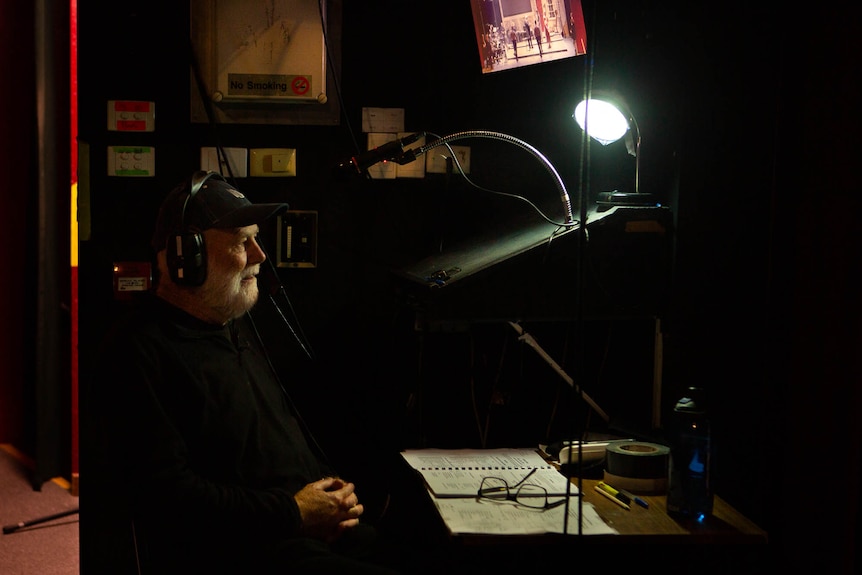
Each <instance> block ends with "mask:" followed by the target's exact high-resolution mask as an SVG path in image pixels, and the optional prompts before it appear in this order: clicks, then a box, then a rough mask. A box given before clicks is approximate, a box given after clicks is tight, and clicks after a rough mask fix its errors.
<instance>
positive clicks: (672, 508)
mask: <svg viewBox="0 0 862 575" xmlns="http://www.w3.org/2000/svg"><path fill="white" fill-rule="evenodd" d="M711 466H712V445H711V439H710V429H709V418H708V417H707V410H706V398H705V394H704V391H703V390H702V389H700V388H696V387H689V388H688V391H687V393H686V395H685V396H684V397H682V398H680V400H679V401H677V402H676V406H675V407H674V409H673V423H672V429H671V452H670V466H669V475H670V477H669V482H668V483H669V487H668V492H667V512H668V514H671V515H676V516H679V517H682V518H686V519H693V520H695V521H697V522H702V521H703V520H704V519H706V517H708V516H709V515H711V514H712V502H713V492H712V483H711V478H710V475H711V473H710V472H711Z"/></svg>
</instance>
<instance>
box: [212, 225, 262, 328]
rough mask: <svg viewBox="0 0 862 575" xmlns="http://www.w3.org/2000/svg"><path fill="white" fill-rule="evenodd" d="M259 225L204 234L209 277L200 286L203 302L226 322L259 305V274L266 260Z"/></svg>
mask: <svg viewBox="0 0 862 575" xmlns="http://www.w3.org/2000/svg"><path fill="white" fill-rule="evenodd" d="M258 232H259V229H258V226H257V225H251V226H246V227H243V228H235V229H224V230H222V229H210V230H206V231H205V232H204V241H205V242H206V247H207V278H206V281H205V282H204V284H203V286H202V287H201V292H200V296H201V299H202V301H201V303H202V304H203V305H204V306H206V307H208V308H210V309H212V310H213V311H215V312H216V313H217V314H219V315H220V316H221V317H223V318H224V321H228V320H231V319H235V318H238V317H240V316H241V315H242V314H244V313H245V312H247V311H248V310H250V309H251V308H252V307H253V306H254V304H255V303H256V302H257V298H258V288H257V274H258V272H259V271H260V264H261V263H262V262H264V261H265V260H266V255H265V254H264V253H263V250H262V249H261V247H260V245H259V244H258V243H257V239H256V238H257V234H258Z"/></svg>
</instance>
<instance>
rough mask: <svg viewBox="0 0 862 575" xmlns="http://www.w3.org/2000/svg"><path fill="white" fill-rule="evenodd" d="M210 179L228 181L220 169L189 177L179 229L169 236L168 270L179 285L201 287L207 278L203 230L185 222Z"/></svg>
mask: <svg viewBox="0 0 862 575" xmlns="http://www.w3.org/2000/svg"><path fill="white" fill-rule="evenodd" d="M210 179H217V180H221V181H226V180H225V179H224V177H222V175H221V174H219V173H218V172H204V171H199V172H195V173H194V175H192V177H191V179H190V180H189V184H188V188H189V194H188V195H187V196H186V199H185V201H184V202H183V208H182V211H181V212H180V220H179V221H180V229H179V230H177V232H176V233H175V234H173V235H169V236H168V243H167V255H168V270H169V272H170V274H171V279H172V280H173V282H174V283H175V284H177V285H184V286H199V285H201V284H203V283H204V280H205V279H206V277H207V251H206V246H205V245H204V236H203V233H202V231H201V230H195V229H192V228H191V227H190V226H189V225H188V224H187V223H186V210H187V209H188V205H189V204H190V203H191V201H192V199H193V198H194V197H195V194H197V193H198V192H199V191H200V189H201V188H202V187H203V185H204V184H205V183H207V181H208V180H210Z"/></svg>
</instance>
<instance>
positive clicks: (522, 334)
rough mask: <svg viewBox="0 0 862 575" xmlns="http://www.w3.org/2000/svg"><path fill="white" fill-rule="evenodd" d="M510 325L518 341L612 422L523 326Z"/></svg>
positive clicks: (600, 414)
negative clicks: (527, 346) (534, 352)
mask: <svg viewBox="0 0 862 575" xmlns="http://www.w3.org/2000/svg"><path fill="white" fill-rule="evenodd" d="M509 325H511V326H512V327H513V328H514V330H515V331H516V332H518V341H523V342H524V343H526V344H527V345H529V346H530V347H531V348H533V349H534V350H535V351H536V353H538V354H539V356H540V357H541V358H542V359H544V360H545V361H546V362H547V363H548V365H550V366H551V367H552V368H553V370H554V371H556V372H557V373H558V374H559V376H560V377H562V378H563V380H564V381H565V382H566V383H568V384H569V386H570V387H572V388H573V389H574V390H575V391H576V392H577V393H578V395H580V396H581V397H583V398H584V401H586V402H587V404H589V406H590V407H592V408H593V409H594V410H595V411H596V413H598V414H599V416H600V417H601V418H602V419H604V420H605V422H608V421H610V418H609V417H608V414H607V413H605V412H604V410H603V409H602V408H601V407H599V406H598V404H597V403H596V402H595V401H593V399H592V398H591V397H590V396H589V395H587V393H586V392H584V391H582V390H581V388H580V387H579V386H578V385H577V384H576V383H575V380H573V379H572V378H571V377H570V376H569V374H567V373H566V372H565V371H564V370H563V368H562V367H560V364H558V363H557V362H556V361H554V359H553V358H552V357H551V356H550V355H548V354H547V352H545V350H544V349H542V346H540V345H539V342H537V341H536V340H535V338H534V337H533V336H532V335H530V334H529V333H527V332H526V331H524V328H522V327H521V325H520V324H518V323H516V322H513V321H510V322H509Z"/></svg>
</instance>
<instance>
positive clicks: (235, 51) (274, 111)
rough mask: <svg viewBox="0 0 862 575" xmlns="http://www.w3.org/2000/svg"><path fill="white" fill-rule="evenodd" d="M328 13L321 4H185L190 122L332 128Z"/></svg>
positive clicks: (211, 0)
mask: <svg viewBox="0 0 862 575" xmlns="http://www.w3.org/2000/svg"><path fill="white" fill-rule="evenodd" d="M333 10H335V11H336V12H340V4H339V3H338V2H333V1H326V0H192V2H191V38H192V44H193V49H194V56H195V62H193V64H195V65H196V66H197V70H196V73H195V74H192V78H191V82H192V91H191V95H192V121H196V122H205V121H209V120H210V119H211V118H210V115H212V114H215V115H217V116H218V117H217V118H215V119H217V120H220V121H224V122H243V123H273V122H275V123H309V124H324V123H337V121H338V108H337V106H335V104H336V103H337V102H336V100H337V98H335V97H334V95H333V93H332V92H331V91H330V89H329V88H330V86H331V85H332V84H331V83H330V81H329V80H330V79H331V78H330V70H331V68H332V67H331V66H330V59H331V58H330V56H331V55H332V54H331V53H334V52H337V50H335V49H334V47H333V46H332V43H333V42H335V41H337V39H338V38H339V37H340V30H338V29H333V22H337V21H338V18H337V17H336V18H333V17H332V11H333ZM335 69H336V71H337V66H335Z"/></svg>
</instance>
